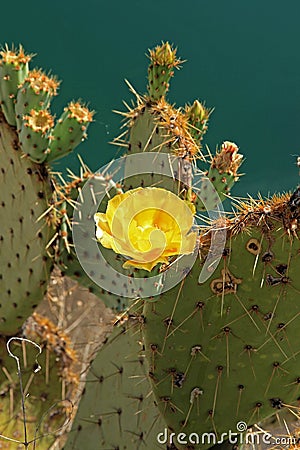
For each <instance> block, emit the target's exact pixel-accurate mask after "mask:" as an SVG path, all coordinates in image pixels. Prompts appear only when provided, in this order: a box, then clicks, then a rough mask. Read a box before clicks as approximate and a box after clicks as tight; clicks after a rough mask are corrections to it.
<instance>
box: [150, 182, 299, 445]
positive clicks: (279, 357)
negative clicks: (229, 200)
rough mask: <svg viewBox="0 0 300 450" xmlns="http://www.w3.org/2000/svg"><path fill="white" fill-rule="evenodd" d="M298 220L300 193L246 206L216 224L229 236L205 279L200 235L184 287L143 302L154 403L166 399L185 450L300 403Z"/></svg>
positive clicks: (164, 409) (166, 415) (204, 244)
mask: <svg viewBox="0 0 300 450" xmlns="http://www.w3.org/2000/svg"><path fill="white" fill-rule="evenodd" d="M299 217H300V209H299V189H298V190H297V191H296V192H295V193H294V194H293V195H292V196H291V195H283V196H282V197H273V198H272V199H271V200H269V201H253V202H250V203H248V204H246V203H245V204H241V205H240V211H239V213H237V215H236V217H235V218H234V219H232V220H228V221H226V223H223V224H221V223H220V224H219V225H220V226H222V225H223V226H226V229H227V242H226V245H225V247H224V251H223V257H222V260H221V262H220V263H219V265H218V267H217V268H216V270H215V271H214V272H213V274H212V276H211V277H210V278H209V279H208V280H207V281H206V282H205V283H204V284H202V285H199V283H198V277H199V273H200V271H201V264H202V263H203V261H204V260H205V257H206V255H205V254H206V248H207V245H208V240H209V239H208V238H207V236H203V237H200V242H201V245H200V248H201V251H202V252H201V253H202V257H201V258H200V261H198V263H197V264H195V266H194V267H193V269H192V271H191V273H190V274H189V275H187V277H186V278H185V279H184V281H183V282H182V284H181V285H180V286H177V287H176V288H174V289H172V290H170V291H168V292H166V293H164V294H163V295H161V296H160V297H159V298H157V301H156V302H153V301H152V302H147V301H145V306H144V310H143V314H144V316H145V319H146V320H145V323H144V325H143V335H144V339H145V348H146V357H147V359H148V363H149V365H150V372H151V381H152V386H153V390H154V393H155V397H156V399H157V401H158V399H161V398H168V399H169V405H168V407H162V406H161V404H158V406H159V408H160V411H161V414H162V415H163V416H164V418H165V420H166V422H167V424H168V427H169V429H170V430H172V432H174V433H175V435H176V436H179V439H178V441H177V442H176V437H174V436H175V435H174V436H173V438H172V439H173V440H174V443H176V445H178V446H179V448H191V449H192V448H193V449H198V448H199V449H200V448H208V447H209V446H210V445H212V443H214V441H213V438H212V437H211V436H212V435H214V436H215V438H214V439H216V440H218V439H220V438H221V436H222V433H228V431H229V430H231V431H232V432H233V433H234V432H239V431H244V430H242V429H240V430H239V425H237V424H238V423H239V422H240V423H241V422H244V423H245V424H246V426H247V425H248V426H251V425H253V424H254V423H256V422H258V421H261V420H263V419H264V418H266V417H268V416H271V415H272V414H274V413H276V412H277V411H278V410H280V409H282V408H283V407H284V406H286V405H289V404H292V405H293V404H296V403H297V399H298V383H299V356H298V355H299V351H300V350H299V345H298V341H299V339H300V335H299V329H300V316H299V305H298V300H299V294H300V281H299V277H298V272H299V259H298V258H299V249H300V246H299V230H298V227H297V223H298V220H299ZM237 427H238V428H237ZM180 433H184V435H181V436H180ZM205 433H206V434H205ZM207 433H212V435H210V440H208V435H207ZM202 439H204V440H203V441H202Z"/></svg>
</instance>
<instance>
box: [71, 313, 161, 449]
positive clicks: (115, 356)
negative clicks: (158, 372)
mask: <svg viewBox="0 0 300 450" xmlns="http://www.w3.org/2000/svg"><path fill="white" fill-rule="evenodd" d="M139 321H141V323H139ZM135 322H136V324H135ZM140 326H142V317H141V316H140V317H139V316H135V317H133V316H132V318H131V321H130V322H129V324H128V329H127V330H126V329H125V328H124V327H116V328H115V329H114V330H113V332H112V334H111V336H110V337H109V339H108V340H107V342H105V344H104V346H103V347H102V348H101V349H100V351H99V352H98V354H97V356H96V358H95V360H94V361H93V363H92V366H91V369H90V373H89V375H88V377H87V382H86V387H85V390H84V393H83V396H82V399H81V402H80V404H79V409H78V413H77V416H76V419H75V422H74V424H73V427H72V430H71V431H70V435H69V439H68V442H67V444H66V445H65V447H64V450H79V449H80V450H81V449H82V448H84V449H86V450H94V449H97V450H106V449H119V450H126V449H128V450H129V449H130V450H140V449H141V448H147V449H149V450H153V449H154V448H155V449H156V448H157V449H164V448H165V447H164V446H162V445H159V443H158V442H157V440H156V436H157V435H158V433H161V432H163V431H164V428H165V425H164V422H163V420H162V418H161V416H160V415H159V412H158V410H157V407H156V406H155V404H154V401H153V395H152V394H151V387H150V384H149V382H148V380H147V376H146V372H147V370H146V369H145V360H144V357H143V353H142V350H143V349H142V346H141V343H140V342H139V340H140V338H141V336H140V331H139V327H140Z"/></svg>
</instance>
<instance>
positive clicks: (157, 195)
mask: <svg viewBox="0 0 300 450" xmlns="http://www.w3.org/2000/svg"><path fill="white" fill-rule="evenodd" d="M193 221H194V216H193V212H192V211H191V209H190V208H189V206H187V204H186V203H185V202H184V201H183V200H181V199H180V198H179V197H177V195H175V194H173V193H172V192H170V191H167V190H165V189H161V188H154V187H148V188H137V189H133V190H130V191H128V192H126V193H124V194H117V195H116V196H115V197H113V198H112V199H111V200H109V202H108V205H107V209H106V213H105V214H104V213H96V214H95V222H96V237H97V239H98V241H99V242H100V243H101V244H102V245H103V247H106V248H110V249H112V250H113V251H114V252H115V253H118V254H121V255H123V256H125V257H126V258H128V260H127V261H126V262H125V263H124V265H123V267H125V268H128V267H130V266H132V267H135V268H139V269H145V270H148V271H149V272H150V271H151V270H152V269H153V267H155V266H156V265H157V264H158V263H164V264H169V257H170V256H175V255H176V256H177V255H186V254H190V253H192V252H193V251H194V248H195V245H196V237H197V233H196V232H193V231H191V228H192V225H193Z"/></svg>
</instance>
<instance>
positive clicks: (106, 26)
mask: <svg viewBox="0 0 300 450" xmlns="http://www.w3.org/2000/svg"><path fill="white" fill-rule="evenodd" d="M299 17H300V2H299V0H287V1H286V2H284V3H283V2H282V1H279V0H272V1H270V0H269V1H268V0H264V1H262V0H252V1H251V2H250V1H246V0H209V1H208V0H186V1H182V0H173V1H166V0H152V1H148V2H146V1H144V0H127V1H122V0H111V1H105V2H104V1H102V0H86V1H79V0H73V1H70V0H63V1H61V0H52V1H40V2H36V1H30V0H29V1H28V2H24V1H22V2H21V1H19V0H15V1H14V2H2V5H1V19H2V20H1V27H0V42H1V43H2V44H4V43H6V42H7V43H9V44H11V43H15V44H18V43H22V44H23V45H24V47H25V49H26V50H27V51H28V52H33V53H36V54H37V56H36V57H35V59H34V64H35V65H36V66H38V67H43V68H44V69H46V70H47V71H49V70H51V72H52V73H54V74H57V75H58V77H59V79H61V80H63V83H62V85H61V89H60V95H59V97H57V98H56V99H55V101H54V104H53V111H54V112H55V113H56V115H59V114H60V112H61V110H62V108H63V106H64V104H65V103H66V102H68V101H69V100H72V99H74V98H75V99H76V98H78V97H80V98H82V99H84V100H86V101H87V102H89V104H90V106H91V107H92V108H93V109H95V110H96V111H97V115H96V116H95V122H94V123H93V124H92V125H91V127H90V132H89V139H88V141H86V142H85V143H84V144H83V145H82V146H81V147H80V153H81V154H82V155H83V157H84V160H85V162H86V163H87V164H88V165H89V166H90V167H91V169H92V170H96V169H97V168H99V167H101V166H102V165H103V164H104V163H106V162H108V161H109V160H110V159H111V157H113V156H114V155H115V151H116V149H115V148H114V147H113V146H112V145H109V144H108V141H110V140H112V139H113V137H114V136H116V135H117V134H118V133H119V126H120V116H117V115H115V114H114V113H112V110H113V109H118V110H123V109H124V106H123V104H122V100H126V101H127V102H128V101H130V99H131V98H132V96H131V95H130V94H129V92H128V89H127V87H126V85H125V83H124V78H127V79H128V80H129V81H130V82H131V83H132V84H133V85H134V86H135V88H136V89H137V90H138V91H139V92H142V93H143V92H144V91H145V89H146V69H147V57H146V56H145V54H146V53H147V49H148V48H151V47H153V46H154V45H156V44H158V43H160V41H161V40H169V41H170V42H172V43H174V44H175V45H176V46H177V47H178V55H179V56H180V57H181V58H182V59H187V62H186V63H185V64H184V66H183V68H182V70H181V71H180V72H177V71H176V77H175V78H174V79H173V80H172V85H171V88H172V89H171V93H170V96H169V99H170V100H171V101H172V102H176V104H177V105H178V106H179V105H182V104H184V103H185V102H192V101H193V100H194V99H195V98H199V99H200V100H205V102H206V105H207V106H208V107H214V108H215V111H214V113H213V115H212V119H211V122H210V128H209V132H208V134H207V136H206V139H205V143H207V144H208V145H209V146H210V148H211V149H214V148H215V146H216V144H218V143H221V142H222V141H223V140H233V141H234V142H236V143H237V144H238V145H239V146H240V150H241V153H243V154H244V155H245V157H246V161H245V164H244V166H243V171H244V172H246V174H247V177H244V178H243V180H242V181H241V182H240V183H239V185H238V186H236V187H235V189H234V191H233V194H235V195H240V196H245V195H246V194H247V193H250V194H254V193H255V192H257V191H260V192H261V193H262V194H263V195H267V194H268V193H273V192H276V191H277V192H278V191H281V190H288V189H292V188H293V187H295V185H296V184H297V183H298V181H299V174H298V169H297V167H296V164H295V162H296V156H297V155H299V154H300V141H299V134H300V127H299V123H300V51H299V47H300V27H299ZM66 166H69V167H71V168H72V169H73V170H77V167H78V161H77V158H76V155H71V156H69V157H68V159H67V161H64V167H62V166H58V167H59V168H60V169H64V168H65V167H66Z"/></svg>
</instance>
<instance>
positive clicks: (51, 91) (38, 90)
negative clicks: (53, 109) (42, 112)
mask: <svg viewBox="0 0 300 450" xmlns="http://www.w3.org/2000/svg"><path fill="white" fill-rule="evenodd" d="M58 86H59V82H58V81H57V80H56V79H55V77H48V76H47V75H46V74H44V73H43V72H42V71H41V70H36V69H34V70H32V71H30V72H29V73H28V75H27V76H26V78H25V80H24V83H23V84H22V86H20V87H19V90H18V94H17V98H16V104H15V114H16V122H17V129H18V131H20V130H21V128H22V124H23V116H24V115H28V114H29V113H30V111H31V110H32V109H33V110H38V109H47V108H48V107H49V105H50V101H51V99H52V97H53V96H55V95H57V89H58Z"/></svg>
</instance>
